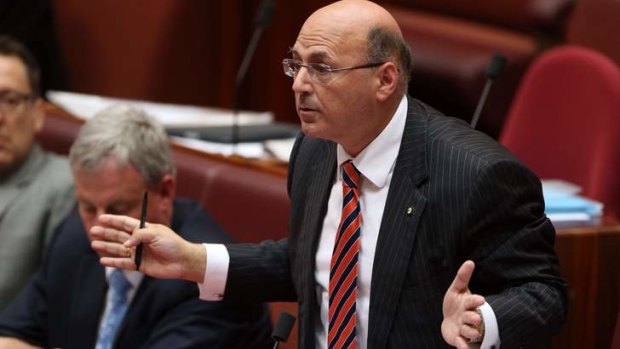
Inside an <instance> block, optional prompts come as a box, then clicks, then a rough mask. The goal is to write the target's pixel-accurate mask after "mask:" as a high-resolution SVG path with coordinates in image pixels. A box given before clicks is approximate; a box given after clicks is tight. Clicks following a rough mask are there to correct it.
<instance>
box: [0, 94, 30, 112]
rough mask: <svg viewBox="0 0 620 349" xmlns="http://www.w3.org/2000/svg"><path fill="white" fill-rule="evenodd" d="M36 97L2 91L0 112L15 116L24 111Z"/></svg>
mask: <svg viewBox="0 0 620 349" xmlns="http://www.w3.org/2000/svg"><path fill="white" fill-rule="evenodd" d="M35 99H36V97H35V96H34V95H32V94H30V93H21V92H17V91H12V90H9V91H0V111H2V113H3V114H5V115H15V114H18V113H21V112H22V111H24V109H25V108H26V106H27V105H28V104H30V103H32V102H34V101H35Z"/></svg>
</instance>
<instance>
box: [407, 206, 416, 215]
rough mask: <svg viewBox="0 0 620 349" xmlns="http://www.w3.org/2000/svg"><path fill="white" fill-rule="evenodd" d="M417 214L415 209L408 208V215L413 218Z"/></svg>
mask: <svg viewBox="0 0 620 349" xmlns="http://www.w3.org/2000/svg"><path fill="white" fill-rule="evenodd" d="M414 213H415V208H413V207H407V215H408V216H411V215H412V214H414Z"/></svg>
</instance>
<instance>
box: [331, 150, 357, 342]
mask: <svg viewBox="0 0 620 349" xmlns="http://www.w3.org/2000/svg"><path fill="white" fill-rule="evenodd" d="M360 183H361V175H360V173H359V171H358V170H357V169H356V168H355V165H353V163H352V162H351V160H349V161H347V162H345V163H344V164H342V198H343V199H342V218H341V220H340V226H339V227H338V233H337V234H336V242H335V243H334V252H333V254H332V258H331V264H330V272H329V332H328V336H327V343H328V347H329V348H330V349H336V348H355V347H356V345H355V344H356V339H355V337H356V336H355V323H356V321H357V313H356V306H355V305H356V304H355V303H356V299H357V280H358V255H359V250H360V232H361V229H362V214H361V212H360V211H361V209H360V203H359V196H360V194H359V188H360Z"/></svg>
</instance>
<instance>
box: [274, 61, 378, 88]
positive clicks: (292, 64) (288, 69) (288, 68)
mask: <svg viewBox="0 0 620 349" xmlns="http://www.w3.org/2000/svg"><path fill="white" fill-rule="evenodd" d="M382 64H385V62H376V63H368V64H362V65H356V66H353V67H346V68H332V67H330V66H329V65H327V64H323V63H303V62H302V61H298V60H296V59H292V58H285V59H284V60H282V68H283V69H284V74H285V75H286V76H290V77H291V78H293V79H294V78H295V76H297V74H298V73H299V70H300V69H301V68H306V70H307V71H308V75H310V78H311V79H312V80H313V81H314V82H318V83H322V84H324V83H327V82H329V81H330V80H331V79H332V77H333V76H334V74H335V73H338V72H341V71H346V70H353V69H366V68H374V67H378V66H380V65H382Z"/></svg>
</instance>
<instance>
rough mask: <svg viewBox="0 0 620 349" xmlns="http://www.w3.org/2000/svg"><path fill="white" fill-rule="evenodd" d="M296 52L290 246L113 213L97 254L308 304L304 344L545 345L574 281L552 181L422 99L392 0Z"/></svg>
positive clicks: (322, 19) (303, 40)
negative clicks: (212, 235)
mask: <svg viewBox="0 0 620 349" xmlns="http://www.w3.org/2000/svg"><path fill="white" fill-rule="evenodd" d="M290 53H291V57H290V58H288V59H285V60H284V61H283V68H284V72H285V74H286V75H287V76H289V77H291V78H292V79H293V86H292V87H293V91H294V93H295V102H296V107H297V113H298V114H299V118H300V120H301V123H302V130H303V133H302V134H300V135H299V137H298V138H297V141H296V143H295V147H294V149H293V153H292V155H291V159H290V165H289V173H288V175H289V178H288V189H289V194H290V199H291V218H290V237H289V238H288V239H285V240H281V241H278V242H264V243H261V244H258V245H226V246H222V245H207V246H201V245H196V244H190V243H188V242H186V241H183V240H181V239H180V238H179V237H178V235H176V234H174V233H173V232H172V231H170V230H169V229H167V228H166V227H163V226H160V225H148V226H147V228H146V229H140V230H135V229H136V228H137V226H138V221H137V220H135V219H131V218H129V217H123V216H110V215H106V216H102V217H100V222H101V225H100V226H98V227H95V228H93V229H92V230H91V235H92V236H93V237H94V239H96V240H99V241H95V242H93V247H94V248H95V249H96V250H99V251H105V252H106V253H108V254H113V255H117V256H119V257H117V258H103V259H102V263H103V264H104V265H108V266H115V267H122V268H127V269H135V265H134V264H133V262H132V260H131V259H130V258H126V257H124V256H126V253H127V249H128V248H129V249H130V251H131V253H133V249H134V247H135V246H136V245H137V244H138V243H139V242H142V243H143V244H144V245H145V247H144V256H145V260H144V261H143V263H142V267H141V271H143V272H145V273H147V274H150V275H153V276H156V277H165V278H169V277H175V278H185V279H188V280H193V281H195V282H197V283H199V284H200V287H201V297H202V298H203V299H206V300H218V299H222V298H224V299H227V300H228V299H243V300H248V299H253V300H256V301H274V300H279V301H291V300H296V301H297V302H298V304H299V320H300V321H299V343H298V344H299V348H304V349H306V348H444V347H449V346H455V347H457V348H462V349H466V348H468V347H470V346H472V345H481V346H482V347H483V348H493V347H494V348H499V346H500V345H501V347H502V348H531V347H538V346H543V345H545V343H547V342H548V339H549V337H550V335H551V334H553V333H554V332H556V331H558V330H559V328H560V326H561V324H562V322H563V318H564V316H565V311H566V285H565V283H564V281H563V280H562V279H561V277H560V271H559V267H558V262H557V257H556V255H555V252H554V249H553V242H554V237H555V231H554V229H553V226H552V225H551V223H550V221H549V220H548V219H547V218H546V217H545V215H544V212H543V198H542V193H541V188H540V182H539V180H538V179H537V178H536V176H535V175H534V174H533V173H532V172H530V171H529V170H528V169H527V168H525V167H524V165H523V164H521V163H520V162H519V161H518V160H516V159H515V158H514V157H513V156H511V155H510V154H509V153H508V152H507V151H506V150H505V149H504V148H502V147H501V146H499V145H498V144H497V143H496V142H494V141H493V140H492V139H490V138H489V137H487V136H485V135H484V134H481V133H479V132H477V131H474V130H472V129H470V128H469V127H468V126H467V125H466V124H464V123H463V122H462V121H460V120H457V119H453V118H448V117H445V116H443V115H441V114H440V113H439V112H437V111H436V110H434V109H432V108H431V107H429V106H427V105H425V104H423V103H422V102H420V101H418V100H416V99H414V98H411V97H409V96H407V95H406V90H407V86H408V82H409V81H408V79H409V76H410V72H411V63H410V53H409V49H408V47H407V45H406V44H405V42H404V41H403V38H402V34H401V32H400V29H399V27H398V25H397V23H396V22H395V20H394V18H393V17H392V16H391V15H390V14H389V13H388V12H387V11H386V10H385V9H383V8H381V7H380V6H378V5H377V4H374V3H372V2H369V1H360V0H349V1H339V2H335V3H333V4H331V5H329V6H326V7H324V8H322V9H319V10H318V11H316V12H315V13H313V14H312V15H311V16H310V17H309V18H308V19H307V21H306V22H305V23H304V25H303V27H302V28H301V31H300V33H299V36H298V37H297V40H296V42H295V44H294V45H293V47H292V48H291V50H290ZM134 230H135V231H134ZM131 231H133V237H132V238H131V239H130V240H128V241H127V242H126V243H125V244H124V245H121V244H120V243H116V242H115V241H117V240H119V241H120V239H118V238H117V236H124V235H125V232H131ZM161 261H166V262H167V263H170V264H172V265H175V268H169V269H167V270H166V271H164V270H161V268H157V265H158V264H157V263H160V262H161ZM172 270H175V271H172Z"/></svg>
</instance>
